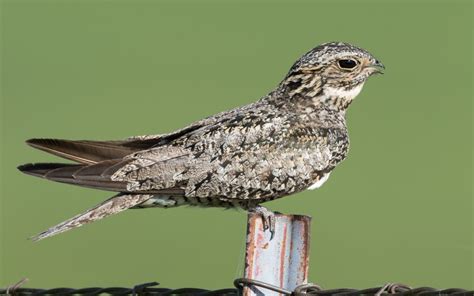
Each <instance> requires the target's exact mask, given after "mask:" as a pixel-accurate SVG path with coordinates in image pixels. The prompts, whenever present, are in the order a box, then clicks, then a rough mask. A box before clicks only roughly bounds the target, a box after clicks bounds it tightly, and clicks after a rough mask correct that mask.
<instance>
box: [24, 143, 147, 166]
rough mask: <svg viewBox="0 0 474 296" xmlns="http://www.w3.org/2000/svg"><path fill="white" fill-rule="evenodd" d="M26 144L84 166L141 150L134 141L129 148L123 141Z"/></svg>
mask: <svg viewBox="0 0 474 296" xmlns="http://www.w3.org/2000/svg"><path fill="white" fill-rule="evenodd" d="M26 143H27V144H28V145H30V146H32V147H34V148H37V149H40V150H43V151H46V152H48V153H51V154H54V155H57V156H60V157H62V158H66V159H69V160H73V161H75V162H79V163H85V164H92V163H97V162H100V161H104V160H108V159H117V158H123V157H125V156H126V155H128V154H131V153H134V152H136V151H140V150H142V149H143V148H142V147H139V146H140V145H138V143H137V141H134V144H135V145H129V146H125V145H124V144H125V143H126V142H124V141H83V140H79V141H72V140H61V139H30V140H28V141H26ZM152 145H153V144H152V143H147V145H143V146H152Z"/></svg>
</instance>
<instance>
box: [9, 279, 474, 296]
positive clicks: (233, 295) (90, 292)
mask: <svg viewBox="0 0 474 296" xmlns="http://www.w3.org/2000/svg"><path fill="white" fill-rule="evenodd" d="M24 282H25V280H22V281H20V282H19V283H17V284H15V285H12V286H10V287H8V288H6V289H0V295H12V296H43V295H44V296H47V295H54V296H59V295H61V296H68V295H87V296H94V295H117V296H118V295H137V296H138V295H140V296H141V295H144V296H171V295H177V296H178V295H186V296H218V295H219V296H239V295H242V291H243V289H244V288H245V287H247V288H249V289H259V290H260V292H263V291H264V290H268V291H274V292H277V293H280V294H282V295H288V296H358V295H373V296H381V295H398V296H409V295H413V296H415V295H419V296H441V295H450V296H461V295H462V296H474V291H468V290H465V289H459V288H451V289H442V290H440V289H435V288H431V287H420V288H410V287H409V286H406V285H403V284H394V283H388V284H386V285H384V286H381V287H374V288H368V289H349V288H342V289H330V290H323V289H322V288H321V287H320V286H318V285H316V284H303V285H300V286H298V287H296V289H295V290H294V291H290V290H286V289H282V288H280V287H277V286H275V285H271V284H268V283H265V282H261V281H257V280H252V279H246V278H240V279H236V280H235V281H234V286H235V288H230V289H220V290H213V291H211V290H206V289H199V288H181V289H168V288H158V287H155V286H158V285H159V283H157V282H151V283H145V284H140V285H136V286H134V287H133V288H123V287H110V288H100V287H90V288H81V289H72V288H54V289H34V288H22V287H20V286H21V285H22V284H23V283H24ZM262 290H263V291H262Z"/></svg>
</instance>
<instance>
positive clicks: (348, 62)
mask: <svg viewBox="0 0 474 296" xmlns="http://www.w3.org/2000/svg"><path fill="white" fill-rule="evenodd" d="M338 63H339V67H341V68H343V69H352V68H354V67H355V66H357V61H355V60H352V59H344V60H339V61H338Z"/></svg>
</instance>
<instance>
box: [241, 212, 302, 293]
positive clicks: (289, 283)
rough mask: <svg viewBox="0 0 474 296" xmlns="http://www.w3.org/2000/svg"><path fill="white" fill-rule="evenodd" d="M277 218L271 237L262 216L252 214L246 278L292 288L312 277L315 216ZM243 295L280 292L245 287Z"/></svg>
mask: <svg viewBox="0 0 474 296" xmlns="http://www.w3.org/2000/svg"><path fill="white" fill-rule="evenodd" d="M275 218H276V224H275V235H274V237H273V239H271V240H270V233H269V231H264V230H263V223H262V218H261V216H260V215H258V214H253V213H250V214H249V216H248V224H247V248H246V256H245V271H244V277H245V278H248V279H254V280H259V281H263V282H266V283H269V284H273V285H276V286H279V287H280V288H284V289H287V290H291V291H292V290H294V289H295V288H296V287H297V286H298V285H301V284H305V283H307V280H308V269H309V241H310V225H311V217H308V216H302V215H282V214H275ZM243 295H245V296H251V295H252V296H253V295H259V296H261V295H265V296H267V295H268V296H270V295H272V296H273V295H280V294H279V293H277V292H273V291H269V290H265V289H263V288H256V287H253V288H251V287H245V288H244V294H243Z"/></svg>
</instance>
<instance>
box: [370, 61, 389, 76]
mask: <svg viewBox="0 0 474 296" xmlns="http://www.w3.org/2000/svg"><path fill="white" fill-rule="evenodd" d="M367 68H368V69H369V71H370V75H373V74H383V73H384V70H385V66H384V65H383V64H382V63H381V62H380V61H379V60H375V61H374V62H372V63H370V64H368V65H367Z"/></svg>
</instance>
